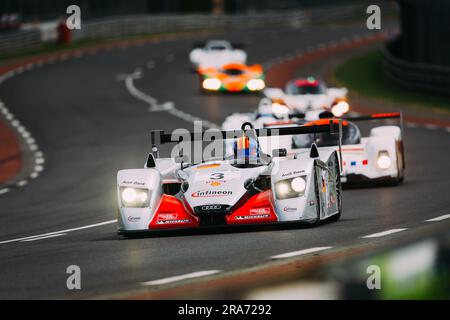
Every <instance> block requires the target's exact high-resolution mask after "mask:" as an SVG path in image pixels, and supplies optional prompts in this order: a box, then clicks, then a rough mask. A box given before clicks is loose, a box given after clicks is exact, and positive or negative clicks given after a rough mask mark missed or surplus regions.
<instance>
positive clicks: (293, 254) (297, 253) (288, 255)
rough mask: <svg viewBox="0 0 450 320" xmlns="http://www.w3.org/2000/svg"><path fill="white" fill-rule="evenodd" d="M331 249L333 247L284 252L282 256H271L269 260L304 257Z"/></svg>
mask: <svg viewBox="0 0 450 320" xmlns="http://www.w3.org/2000/svg"><path fill="white" fill-rule="evenodd" d="M331 248H333V247H315V248H309V249H304V250H298V251H292V252H286V253H282V254H277V255H275V256H271V257H270V259H285V258H292V257H297V256H302V255H305V254H308V253H313V252H318V251H323V250H328V249H331Z"/></svg>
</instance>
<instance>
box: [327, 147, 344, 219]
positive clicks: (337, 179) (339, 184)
mask: <svg viewBox="0 0 450 320" xmlns="http://www.w3.org/2000/svg"><path fill="white" fill-rule="evenodd" d="M335 170H336V177H335V184H336V198H337V201H338V210H339V211H338V213H336V214H334V215H332V216H331V217H330V218H329V220H330V221H338V220H339V219H340V218H341V214H342V182H341V170H340V167H339V161H338V158H337V155H336V158H335Z"/></svg>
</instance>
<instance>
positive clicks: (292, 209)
mask: <svg viewBox="0 0 450 320" xmlns="http://www.w3.org/2000/svg"><path fill="white" fill-rule="evenodd" d="M283 211H284V212H296V211H297V208H292V207H284V208H283Z"/></svg>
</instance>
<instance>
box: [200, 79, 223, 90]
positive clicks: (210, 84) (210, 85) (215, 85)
mask: <svg viewBox="0 0 450 320" xmlns="http://www.w3.org/2000/svg"><path fill="white" fill-rule="evenodd" d="M221 85H222V83H221V82H220V80H219V79H216V78H208V79H205V80H203V82H202V86H203V89H205V90H219V89H220V86H221Z"/></svg>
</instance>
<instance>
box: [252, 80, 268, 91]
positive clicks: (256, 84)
mask: <svg viewBox="0 0 450 320" xmlns="http://www.w3.org/2000/svg"><path fill="white" fill-rule="evenodd" d="M265 86H266V84H265V83H264V80H262V79H251V80H249V81H248V82H247V88H248V89H249V90H250V91H259V90H262V89H264V88H265Z"/></svg>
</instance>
